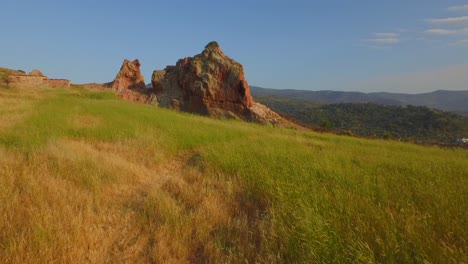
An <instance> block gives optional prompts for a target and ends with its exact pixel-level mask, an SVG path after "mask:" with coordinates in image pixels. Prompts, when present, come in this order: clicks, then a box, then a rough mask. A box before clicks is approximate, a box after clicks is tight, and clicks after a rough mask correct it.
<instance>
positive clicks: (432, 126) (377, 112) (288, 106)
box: [255, 95, 468, 144]
mask: <svg viewBox="0 0 468 264" xmlns="http://www.w3.org/2000/svg"><path fill="white" fill-rule="evenodd" d="M255 99H256V100H257V101H259V102H260V103H263V104H265V105H267V106H269V107H270V108H272V109H273V110H274V111H277V112H279V113H280V114H282V115H284V116H287V117H290V118H292V119H294V120H296V121H299V122H301V123H303V124H305V125H306V126H310V127H315V128H321V129H328V130H335V131H337V132H346V133H349V134H355V135H359V136H366V137H378V138H392V139H401V140H405V141H415V142H426V143H444V144H453V143H455V141H456V139H457V138H462V137H468V118H465V117H462V116H459V115H456V114H453V113H449V112H445V111H442V110H436V109H430V108H428V107H425V106H411V105H409V106H395V105H379V104H375V103H339V104H325V105H321V104H319V103H312V102H309V101H306V100H298V99H288V98H284V97H277V96H265V95H263V96H259V95H257V96H256V97H255Z"/></svg>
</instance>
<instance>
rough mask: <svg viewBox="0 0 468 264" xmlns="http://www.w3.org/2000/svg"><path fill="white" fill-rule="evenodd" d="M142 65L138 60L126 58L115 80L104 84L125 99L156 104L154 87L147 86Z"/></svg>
mask: <svg viewBox="0 0 468 264" xmlns="http://www.w3.org/2000/svg"><path fill="white" fill-rule="evenodd" d="M140 66H141V64H140V61H138V60H134V61H129V60H127V59H125V60H124V62H123V63H122V67H121V68H120V71H119V73H117V76H116V77H115V79H114V81H112V82H110V83H108V84H104V87H110V88H112V89H113V90H114V91H115V92H116V93H117V95H118V96H119V97H121V98H123V99H125V100H129V101H134V102H140V103H146V104H156V103H157V100H156V96H155V95H154V93H153V92H152V89H147V88H146V85H145V79H144V77H143V75H142V74H141V70H140Z"/></svg>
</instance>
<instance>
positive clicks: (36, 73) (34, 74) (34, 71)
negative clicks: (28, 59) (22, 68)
mask: <svg viewBox="0 0 468 264" xmlns="http://www.w3.org/2000/svg"><path fill="white" fill-rule="evenodd" d="M28 75H30V76H36V77H46V76H45V75H44V74H43V73H42V72H41V71H40V70H37V69H34V70H32V71H31V72H30V73H29V74H28Z"/></svg>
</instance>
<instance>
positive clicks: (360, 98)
mask: <svg viewBox="0 0 468 264" xmlns="http://www.w3.org/2000/svg"><path fill="white" fill-rule="evenodd" d="M251 92H252V95H253V96H254V97H256V96H276V97H284V98H288V99H298V100H307V101H312V102H316V103H317V102H320V103H324V104H336V103H376V104H383V105H415V106H427V107H430V108H437V109H440V110H446V111H451V112H457V113H464V112H466V111H468V90H467V91H444V90H439V91H435V92H431V93H423V94H402V93H361V92H342V91H304V90H279V89H267V88H261V87H256V86H251Z"/></svg>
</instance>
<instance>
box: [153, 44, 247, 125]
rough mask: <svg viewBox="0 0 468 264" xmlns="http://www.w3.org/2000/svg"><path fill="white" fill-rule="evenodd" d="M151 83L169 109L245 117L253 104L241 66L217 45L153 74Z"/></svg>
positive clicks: (211, 45)
mask: <svg viewBox="0 0 468 264" xmlns="http://www.w3.org/2000/svg"><path fill="white" fill-rule="evenodd" d="M151 82H152V85H153V89H154V91H155V93H156V95H157V97H158V101H159V104H160V105H161V106H163V107H167V108H177V109H180V110H181V111H186V112H194V113H200V114H204V115H210V116H213V115H214V116H218V115H222V116H225V115H228V116H230V115H232V114H235V115H240V116H244V115H245V114H246V113H245V112H246V111H248V108H249V107H251V106H252V105H253V99H252V96H251V95H250V89H249V84H248V83H247V81H246V80H245V77H244V69H243V67H242V65H241V64H240V63H238V62H236V61H234V60H233V59H231V58H229V57H228V56H226V55H225V54H224V53H223V51H222V50H221V48H220V47H219V45H218V43H216V42H211V43H209V44H208V45H207V46H206V47H205V50H204V51H203V52H202V53H201V54H199V55H196V56H195V57H193V58H190V57H189V58H185V59H181V60H179V61H178V62H177V64H176V66H168V67H166V69H164V70H162V71H154V72H153V76H152V79H151ZM175 106H176V107H175ZM225 112H231V113H225Z"/></svg>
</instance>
